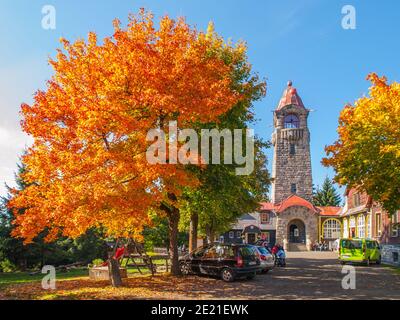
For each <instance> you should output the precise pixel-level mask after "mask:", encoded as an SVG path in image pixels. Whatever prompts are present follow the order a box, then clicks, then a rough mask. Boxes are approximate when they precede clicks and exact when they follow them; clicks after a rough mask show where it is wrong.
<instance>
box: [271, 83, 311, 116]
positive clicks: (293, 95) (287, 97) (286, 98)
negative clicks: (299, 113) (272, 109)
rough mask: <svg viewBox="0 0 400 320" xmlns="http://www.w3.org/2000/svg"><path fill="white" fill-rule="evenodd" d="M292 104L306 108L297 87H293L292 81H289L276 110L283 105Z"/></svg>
mask: <svg viewBox="0 0 400 320" xmlns="http://www.w3.org/2000/svg"><path fill="white" fill-rule="evenodd" d="M291 104H293V105H296V106H299V107H302V108H304V104H303V101H302V100H301V98H300V96H299V95H298V94H297V90H296V88H293V87H292V81H289V82H288V84H287V88H286V89H285V91H284V92H283V95H282V98H281V100H280V101H279V104H278V107H277V108H276V110H280V109H282V108H283V107H285V106H287V105H291Z"/></svg>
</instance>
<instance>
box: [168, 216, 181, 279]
mask: <svg viewBox="0 0 400 320" xmlns="http://www.w3.org/2000/svg"><path fill="white" fill-rule="evenodd" d="M168 224H169V252H170V256H171V274H172V275H174V276H177V275H180V269H179V253H178V224H179V210H178V209H176V208H174V210H173V211H172V212H170V213H169V214H168Z"/></svg>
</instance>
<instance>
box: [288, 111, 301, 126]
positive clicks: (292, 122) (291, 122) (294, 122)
mask: <svg viewBox="0 0 400 320" xmlns="http://www.w3.org/2000/svg"><path fill="white" fill-rule="evenodd" d="M299 127H300V120H299V118H298V117H297V116H296V115H294V114H289V115H287V116H286V117H285V129H297V128H299Z"/></svg>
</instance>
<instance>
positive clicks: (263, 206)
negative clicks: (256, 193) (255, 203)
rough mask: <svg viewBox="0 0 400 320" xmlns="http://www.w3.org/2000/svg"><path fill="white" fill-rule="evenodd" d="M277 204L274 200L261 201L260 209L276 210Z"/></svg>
mask: <svg viewBox="0 0 400 320" xmlns="http://www.w3.org/2000/svg"><path fill="white" fill-rule="evenodd" d="M275 209H276V206H275V205H274V204H273V203H272V202H261V203H260V210H261V211H264V210H265V211H271V210H275Z"/></svg>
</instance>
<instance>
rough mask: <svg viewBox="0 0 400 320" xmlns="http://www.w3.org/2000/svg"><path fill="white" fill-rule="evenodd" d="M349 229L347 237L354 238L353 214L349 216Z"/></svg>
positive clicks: (354, 223) (354, 221)
mask: <svg viewBox="0 0 400 320" xmlns="http://www.w3.org/2000/svg"><path fill="white" fill-rule="evenodd" d="M349 231H350V232H349V237H350V238H354V237H355V236H356V218H355V217H354V216H352V217H350V222H349Z"/></svg>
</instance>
